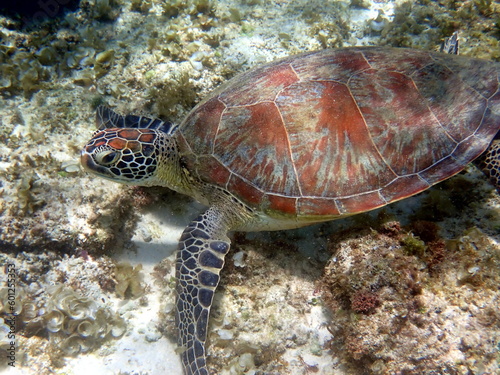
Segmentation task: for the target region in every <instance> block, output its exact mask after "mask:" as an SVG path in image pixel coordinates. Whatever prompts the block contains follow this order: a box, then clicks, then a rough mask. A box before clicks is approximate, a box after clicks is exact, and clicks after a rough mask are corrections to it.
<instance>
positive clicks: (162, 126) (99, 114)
mask: <svg viewBox="0 0 500 375" xmlns="http://www.w3.org/2000/svg"><path fill="white" fill-rule="evenodd" d="M95 121H96V126H97V128H98V129H99V130H104V129H110V128H121V129H123V128H135V129H156V130H160V131H162V132H164V133H167V134H172V133H173V132H174V131H175V129H177V126H174V125H173V124H172V123H171V122H169V121H162V120H160V119H156V118H149V117H145V116H135V115H127V116H122V115H119V114H118V113H116V112H114V111H112V110H111V109H109V108H108V107H106V106H103V105H101V106H99V107H97V110H96V118H95Z"/></svg>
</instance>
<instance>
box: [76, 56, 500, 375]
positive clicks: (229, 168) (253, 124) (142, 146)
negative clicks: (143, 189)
mask: <svg viewBox="0 0 500 375" xmlns="http://www.w3.org/2000/svg"><path fill="white" fill-rule="evenodd" d="M499 80H500V63H498V62H492V61H484V60H478V59H472V58H468V57H461V56H457V55H454V54H446V53H440V52H426V51H420V50H413V49H398V48H388V47H352V48H343V49H334V50H323V51H319V52H311V53H305V54H300V55H296V56H292V57H288V58H285V59H282V60H279V61H275V62H272V63H270V64H267V65H264V66H261V67H258V68H255V69H252V70H250V71H248V72H246V73H243V74H241V75H239V76H237V77H235V78H234V79H232V80H230V81H229V82H227V84H225V85H224V86H223V87H221V88H220V89H218V90H216V91H215V92H214V93H213V94H212V95H210V96H209V97H208V98H207V99H205V100H203V101H202V102H201V103H199V104H198V105H197V106H196V107H195V108H194V109H193V110H192V111H191V112H190V113H189V115H188V116H187V117H186V119H185V120H184V121H183V122H182V123H181V124H180V125H179V126H173V125H172V124H170V123H168V122H162V121H160V120H156V119H149V118H145V117H140V116H133V115H128V116H121V115H118V114H116V113H114V112H112V111H111V110H110V109H107V108H105V107H99V108H98V110H97V124H98V127H99V130H98V131H97V132H96V133H95V134H94V136H93V138H92V139H91V140H90V141H89V143H88V144H87V145H86V146H85V147H84V149H83V151H82V154H81V162H82V165H83V166H84V168H85V169H86V170H87V171H90V172H92V173H95V174H97V175H99V176H101V177H104V178H107V179H110V180H112V181H117V182H121V183H125V184H129V185H142V186H153V185H161V186H166V187H168V188H171V189H173V190H176V191H178V192H180V193H183V194H187V195H190V196H192V197H194V198H196V199H197V200H199V201H200V202H202V203H204V204H206V205H207V206H208V209H207V210H206V211H205V212H204V213H202V214H201V215H200V216H198V217H197V218H196V219H194V220H193V221H192V222H191V223H190V224H189V225H188V226H187V228H186V229H185V230H184V232H183V234H182V236H181V238H180V241H179V247H178V253H177V263H176V277H177V287H176V292H177V300H176V309H177V312H176V323H177V326H178V334H179V336H178V337H179V338H178V344H179V346H180V347H181V349H182V354H181V356H182V363H183V366H184V370H185V373H186V375H204V374H208V373H209V371H208V369H207V367H206V358H205V341H206V338H207V324H208V319H209V312H210V307H211V305H212V300H213V297H214V292H215V289H216V288H217V285H218V283H219V273H220V271H221V269H222V267H223V265H224V256H225V255H226V254H227V253H228V251H229V245H230V240H229V237H228V232H229V231H233V230H237V231H259V230H281V229H288V228H297V227H301V226H305V225H309V224H313V223H318V222H323V221H327V220H333V219H338V218H341V217H345V216H349V215H354V214H357V213H360V212H365V211H368V210H372V209H375V208H378V207H381V206H384V205H386V204H389V203H391V202H395V201H398V200H400V199H403V198H406V197H409V196H411V195H414V194H417V193H419V192H421V191H423V190H425V189H427V188H429V187H430V186H432V185H434V184H436V183H438V182H440V181H442V180H444V179H447V178H449V177H451V176H453V175H454V174H456V173H458V172H459V171H461V170H462V169H463V168H464V167H465V166H466V165H467V164H468V163H469V162H471V161H473V160H474V159H477V158H479V157H480V156H481V155H482V156H481V158H480V159H481V165H482V167H483V170H484V171H485V172H486V174H487V175H488V176H489V177H490V178H491V180H492V181H493V183H494V185H495V186H496V187H497V188H499V189H500V139H499V138H500V132H499V129H500V91H499Z"/></svg>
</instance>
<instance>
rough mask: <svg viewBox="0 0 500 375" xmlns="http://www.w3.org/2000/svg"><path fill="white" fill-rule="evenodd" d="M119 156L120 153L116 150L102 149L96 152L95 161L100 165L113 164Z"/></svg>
mask: <svg viewBox="0 0 500 375" xmlns="http://www.w3.org/2000/svg"><path fill="white" fill-rule="evenodd" d="M119 157H120V154H119V153H118V152H116V151H112V150H108V151H102V152H100V153H98V154H97V155H96V156H95V161H96V163H98V164H100V165H111V164H114V163H115V162H116V161H117V160H118V158H119Z"/></svg>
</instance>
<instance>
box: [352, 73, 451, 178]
mask: <svg viewBox="0 0 500 375" xmlns="http://www.w3.org/2000/svg"><path fill="white" fill-rule="evenodd" d="M350 89H351V92H352V95H353V96H354V99H355V100H356V103H357V104H358V106H359V109H360V111H361V113H362V115H363V118H364V120H365V121H366V124H367V126H368V128H369V133H370V136H371V139H372V141H373V143H374V145H375V146H376V148H377V149H378V151H379V152H380V154H381V156H382V158H383V159H384V160H385V161H386V162H387V163H388V164H389V165H390V167H391V169H392V170H393V171H394V172H395V173H396V174H397V175H398V176H402V175H406V174H411V173H416V172H418V171H421V170H422V169H425V168H427V167H429V166H430V165H432V164H434V163H436V162H437V161H438V160H441V159H442V158H443V157H445V156H446V155H449V154H450V152H452V151H453V149H454V148H455V146H456V144H455V143H454V142H453V140H452V139H450V137H449V136H448V134H447V133H446V131H445V129H443V128H442V127H441V126H440V124H439V122H438V121H437V119H436V117H435V116H434V114H433V113H432V111H431V110H430V109H429V106H428V104H427V102H426V99H425V97H423V96H422V94H421V93H420V91H419V90H418V88H417V87H416V86H415V83H414V82H413V80H412V79H411V78H409V77H408V76H406V75H403V74H401V73H397V72H386V74H384V75H381V74H380V72H379V71H377V70H372V69H371V70H369V71H365V72H363V73H361V74H359V75H356V76H354V77H353V78H352V80H351V82H350ZM408 103H411V105H408ZM417 144H418V145H419V146H418V147H416V146H415V145H417Z"/></svg>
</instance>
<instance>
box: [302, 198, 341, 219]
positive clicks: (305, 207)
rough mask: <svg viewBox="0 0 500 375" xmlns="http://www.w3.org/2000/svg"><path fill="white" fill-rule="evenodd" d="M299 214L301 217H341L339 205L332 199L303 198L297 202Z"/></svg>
mask: <svg viewBox="0 0 500 375" xmlns="http://www.w3.org/2000/svg"><path fill="white" fill-rule="evenodd" d="M297 213H298V214H299V215H301V216H318V215H319V216H329V215H331V216H334V217H335V216H340V215H341V212H340V210H339V207H338V204H337V202H336V200H335V199H332V198H310V197H301V198H299V199H298V201H297Z"/></svg>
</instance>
